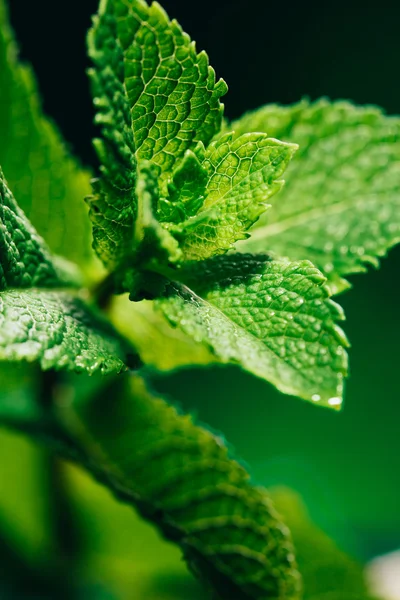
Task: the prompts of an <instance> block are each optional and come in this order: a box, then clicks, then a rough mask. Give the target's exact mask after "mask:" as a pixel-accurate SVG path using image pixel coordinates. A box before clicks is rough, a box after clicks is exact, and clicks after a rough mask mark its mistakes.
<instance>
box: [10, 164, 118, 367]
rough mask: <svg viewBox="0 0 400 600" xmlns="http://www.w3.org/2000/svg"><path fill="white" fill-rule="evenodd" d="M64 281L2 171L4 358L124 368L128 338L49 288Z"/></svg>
mask: <svg viewBox="0 0 400 600" xmlns="http://www.w3.org/2000/svg"><path fill="white" fill-rule="evenodd" d="M63 285H64V281H63V280H62V278H61V275H60V273H59V272H58V271H57V270H56V268H55V266H54V263H53V261H52V259H51V256H50V253H49V251H48V250H47V248H46V246H45V245H44V242H43V240H41V238H40V237H39V236H38V234H37V233H36V231H35V229H34V228H33V226H32V225H31V224H30V223H29V221H28V219H27V218H26V217H25V215H24V213H23V212H22V210H21V209H20V208H19V207H18V206H17V204H16V202H15V200H14V198H13V196H12V194H11V192H10V190H9V189H8V187H7V185H6V183H5V181H4V178H3V176H2V173H1V171H0V361H14V362H16V361H19V360H27V361H30V362H32V361H39V362H40V364H41V366H42V368H43V369H50V368H53V369H61V368H67V369H73V370H76V371H86V372H89V373H93V372H96V371H101V372H102V373H109V372H114V371H117V372H119V371H121V370H123V368H124V363H123V361H122V357H123V356H125V355H126V354H127V351H128V350H127V347H126V345H125V344H124V342H123V341H122V340H120V338H119V337H118V335H117V334H116V332H114V331H113V329H112V328H111V327H110V326H109V325H107V324H106V323H105V322H104V321H103V320H102V319H101V318H100V317H98V316H96V315H95V314H94V313H93V311H92V310H91V309H90V308H89V307H88V306H86V305H85V304H84V303H83V302H82V301H81V300H80V299H79V298H76V297H74V296H73V295H72V294H70V293H68V292H58V291H54V292H52V291H49V288H51V287H62V286H63ZM27 288H31V289H27ZM39 288H45V289H39Z"/></svg>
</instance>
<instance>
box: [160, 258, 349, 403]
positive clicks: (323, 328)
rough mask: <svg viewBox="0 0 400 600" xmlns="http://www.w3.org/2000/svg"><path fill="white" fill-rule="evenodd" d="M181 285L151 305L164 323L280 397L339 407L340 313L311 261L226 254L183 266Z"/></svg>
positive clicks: (342, 369)
mask: <svg viewBox="0 0 400 600" xmlns="http://www.w3.org/2000/svg"><path fill="white" fill-rule="evenodd" d="M186 281H187V283H188V286H186V285H182V284H174V283H172V284H170V285H169V287H168V288H167V292H166V296H165V297H164V298H162V299H160V300H157V301H156V304H157V306H159V307H160V308H161V310H162V311H163V313H164V314H165V316H166V317H167V319H168V320H169V321H170V323H171V324H173V325H175V326H177V327H180V328H181V329H182V330H183V331H184V332H185V333H186V334H188V335H190V336H192V337H193V338H194V339H195V340H196V341H197V342H202V343H206V344H207V345H209V346H210V347H211V349H212V350H213V351H214V352H215V353H216V355H217V356H218V357H219V358H220V359H221V360H222V361H223V362H236V363H238V364H240V365H241V366H243V367H244V368H245V369H247V370H248V371H250V372H251V373H254V374H256V375H258V376H259V377H262V378H264V379H266V380H268V381H270V382H271V383H273V384H274V385H275V386H276V387H277V388H278V389H279V390H281V391H282V392H285V393H287V394H292V395H296V396H300V397H301V398H304V399H306V400H312V401H314V402H316V403H319V404H321V405H325V406H333V407H336V408H339V407H340V405H341V402H342V392H343V377H344V376H345V375H346V371H347V355H346V351H345V349H344V347H345V346H346V338H345V336H344V333H343V332H342V330H341V329H340V328H339V327H338V326H337V325H336V321H337V320H338V319H342V318H343V314H342V310H341V309H340V307H339V306H338V305H337V304H335V303H334V302H332V301H331V300H330V299H329V290H328V288H327V287H326V286H325V283H326V279H325V277H323V275H322V274H321V273H320V272H319V271H318V270H317V269H316V268H315V267H313V265H311V263H309V262H308V261H302V262H295V263H290V262H283V261H273V260H270V259H269V258H268V257H267V256H265V255H264V256H251V255H240V254H237V255H229V256H227V257H219V258H216V259H213V260H210V261H205V262H204V263H194V264H191V265H189V266H188V275H187V279H186ZM189 286H191V288H192V289H190V287H189ZM192 290H193V291H192Z"/></svg>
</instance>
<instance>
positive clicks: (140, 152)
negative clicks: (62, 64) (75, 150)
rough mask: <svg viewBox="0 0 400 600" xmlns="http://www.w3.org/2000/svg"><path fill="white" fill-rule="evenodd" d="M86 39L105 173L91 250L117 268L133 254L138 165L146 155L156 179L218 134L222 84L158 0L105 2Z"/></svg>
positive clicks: (96, 199)
mask: <svg viewBox="0 0 400 600" xmlns="http://www.w3.org/2000/svg"><path fill="white" fill-rule="evenodd" d="M88 43H89V55H90V57H91V58H92V60H93V63H94V69H92V70H91V73H90V74H91V79H92V83H93V94H94V99H95V100H94V102H95V107H96V110H97V116H96V122H97V123H98V124H99V125H100V126H101V129H102V139H101V140H96V141H95V146H96V149H97V152H98V155H99V159H100V161H101V164H102V167H101V171H102V176H101V178H100V180H99V181H97V182H96V183H95V186H94V194H93V196H92V197H91V198H90V199H89V203H90V207H91V209H90V216H91V219H92V221H93V234H94V248H95V250H96V252H97V254H98V255H99V257H100V258H101V259H102V260H103V262H104V263H105V265H106V266H107V267H108V268H109V269H112V270H114V269H116V268H118V267H119V266H120V265H121V264H122V263H124V262H125V261H126V260H127V259H128V258H129V257H130V256H131V255H132V236H133V231H134V229H135V221H136V218H137V215H138V199H137V197H136V193H135V192H136V179H137V163H138V162H139V163H141V162H146V161H150V160H151V162H152V163H154V165H156V166H157V167H158V168H159V175H158V179H159V182H160V184H162V182H163V181H165V180H166V179H167V178H168V177H170V173H169V171H172V169H173V167H174V165H175V163H176V162H177V161H179V159H181V158H183V157H184V155H185V152H186V151H187V150H189V149H190V148H195V147H196V146H197V144H198V142H199V141H201V142H204V143H208V142H209V141H210V140H211V138H212V137H213V136H214V135H215V134H216V133H217V132H218V130H219V128H220V125H221V119H222V108H223V107H222V105H221V104H220V101H219V100H220V97H221V96H222V95H223V94H224V93H225V92H226V85H225V83H224V82H222V81H220V82H218V83H216V82H215V73H214V71H213V69H212V68H211V67H209V65H208V59H207V56H206V54H205V53H200V54H199V55H197V54H196V51H195V46H194V44H193V43H192V42H191V41H190V39H189V37H188V36H187V35H186V34H184V33H183V32H182V30H181V28H180V27H179V25H178V24H177V23H176V22H175V21H172V22H171V21H169V19H168V17H167V16H166V14H165V13H164V12H163V10H162V9H161V7H160V6H159V5H158V4H157V3H153V4H152V5H151V7H149V6H148V5H147V4H146V3H145V2H143V1H141V0H138V1H137V0H133V1H132V2H128V3H124V2H121V1H120V0H104V1H103V2H102V3H101V5H100V9H99V14H98V16H97V17H95V20H94V27H93V28H92V30H91V31H90V33H89V38H88ZM172 185H173V184H172ZM166 195H167V187H166V186H165V185H162V196H166ZM189 214H190V213H189Z"/></svg>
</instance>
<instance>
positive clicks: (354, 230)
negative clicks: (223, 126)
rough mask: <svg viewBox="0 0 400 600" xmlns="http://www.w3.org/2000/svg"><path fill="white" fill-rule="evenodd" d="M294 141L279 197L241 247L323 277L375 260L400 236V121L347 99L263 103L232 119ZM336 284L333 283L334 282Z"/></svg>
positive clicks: (239, 129)
mask: <svg viewBox="0 0 400 600" xmlns="http://www.w3.org/2000/svg"><path fill="white" fill-rule="evenodd" d="M233 127H234V129H235V130H236V132H237V134H240V133H241V132H242V131H265V132H268V134H269V135H273V136H277V137H279V138H281V139H284V140H290V141H292V142H296V143H298V144H299V146H300V150H299V152H298V153H297V155H296V158H295V160H294V161H293V163H292V164H291V166H290V169H289V171H288V174H287V184H286V186H285V189H284V190H283V192H282V194H280V196H279V202H277V204H276V206H275V207H274V208H273V210H271V211H270V212H269V213H268V215H267V216H266V217H265V218H263V219H261V220H260V221H259V222H258V223H257V225H256V227H255V228H254V229H253V232H252V236H251V238H250V240H249V241H248V242H246V243H244V244H242V245H241V249H242V250H243V251H245V252H257V251H262V252H265V251H267V250H272V251H274V252H277V253H278V254H280V255H282V256H288V257H289V258H291V259H296V260H297V259H303V258H307V259H309V260H311V261H312V262H313V263H314V264H316V265H317V266H318V267H319V268H321V269H322V270H323V271H324V272H325V273H326V274H327V275H328V276H329V277H330V276H331V275H332V276H333V278H336V284H335V287H336V288H337V289H340V288H341V283H340V280H339V277H338V276H343V275H349V274H351V273H356V272H359V271H364V270H365V265H366V264H373V265H378V260H377V257H380V256H384V255H385V254H386V252H387V250H388V249H389V248H390V247H391V246H393V245H394V244H396V243H398V242H399V241H400V141H399V140H400V120H399V119H398V118H393V117H385V116H384V115H383V114H382V112H381V111H380V110H379V109H377V108H370V107H367V108H360V107H356V106H353V105H352V104H349V103H347V102H334V103H329V102H328V101H326V100H321V101H319V102H316V103H315V104H310V103H308V102H306V101H303V102H301V103H300V104H296V105H293V106H288V107H281V106H275V105H271V106H266V107H264V108H261V109H260V110H259V111H255V112H254V113H249V114H248V115H245V116H244V117H243V118H242V119H241V120H240V121H237V122H236V123H234V125H233ZM334 283H335V282H334Z"/></svg>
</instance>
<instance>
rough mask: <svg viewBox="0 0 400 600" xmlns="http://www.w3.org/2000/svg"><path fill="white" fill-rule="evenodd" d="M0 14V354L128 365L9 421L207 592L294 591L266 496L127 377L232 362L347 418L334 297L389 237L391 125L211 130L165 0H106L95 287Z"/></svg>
mask: <svg viewBox="0 0 400 600" xmlns="http://www.w3.org/2000/svg"><path fill="white" fill-rule="evenodd" d="M0 23H1V32H0V89H1V90H2V91H1V96H0V123H1V128H2V136H1V140H0V164H2V166H3V168H4V172H5V176H3V174H2V173H1V172H0V360H1V361H2V363H15V362H18V361H24V363H27V362H33V363H35V364H36V363H37V364H38V365H39V366H40V367H41V369H42V370H43V371H47V370H51V371H61V370H63V371H76V372H80V373H84V374H93V373H96V372H99V373H101V374H103V375H106V374H120V375H119V377H118V378H117V379H116V380H114V379H112V380H111V383H110V381H108V382H106V383H105V384H104V385H103V386H101V387H100V388H99V389H96V390H95V391H93V390H89V391H88V390H87V389H86V387H88V384H87V383H85V382H83V383H82V384H81V385H80V386H78V387H76V386H73V387H71V386H69V384H68V380H65V379H64V375H63V374H59V375H57V376H56V377H55V379H52V378H49V377H48V376H42V377H40V378H39V380H41V381H42V384H41V385H35V383H34V382H33V381H32V385H31V389H30V393H29V394H28V395H26V394H24V393H22V390H20V391H19V393H17V394H11V393H10V394H4V398H2V400H1V401H0V421H1V422H2V423H3V424H7V425H11V426H13V427H17V428H19V429H23V430H24V431H29V432H34V433H36V434H38V435H39V436H41V438H42V439H45V440H47V441H48V442H49V443H51V444H52V445H53V446H55V447H56V449H57V450H58V451H59V452H61V453H63V454H64V455H66V456H68V457H70V458H72V459H74V460H76V461H78V462H80V463H82V464H84V465H85V466H86V467H87V468H88V469H89V470H90V471H91V472H92V473H93V474H94V475H95V477H97V478H98V479H99V480H100V481H102V482H103V483H104V484H106V485H107V486H108V487H110V488H111V489H112V490H113V491H114V492H115V493H116V495H117V496H118V497H120V498H122V499H123V500H125V501H128V502H129V503H132V504H135V505H136V506H137V507H138V508H139V510H140V511H141V512H142V514H143V515H144V516H145V517H146V518H148V519H151V520H153V521H154V522H155V523H157V525H158V526H159V527H160V529H161V530H162V532H163V534H164V535H165V536H166V537H167V538H168V539H171V540H173V541H176V542H177V543H178V544H179V545H180V546H181V548H182V550H183V552H184V555H185V557H186V559H187V562H188V564H189V566H190V567H191V569H192V570H193V571H194V572H195V573H196V574H197V575H199V576H200V577H201V578H202V580H204V581H205V582H206V583H207V584H208V586H209V587H210V589H211V590H212V593H213V594H214V595H215V597H217V598H235V600H239V599H241V598H243V599H248V598H257V599H259V600H262V599H264V598H276V599H277V600H278V599H282V600H283V599H284V598H285V599H286V600H289V599H292V600H295V599H297V598H299V597H300V596H301V584H300V576H299V573H298V569H297V567H296V563H295V559H294V551H293V546H292V542H291V539H290V535H289V532H288V530H287V528H286V527H285V526H284V525H283V524H282V522H281V520H280V518H279V517H278V515H277V514H276V512H275V509H274V508H273V506H272V504H271V501H270V500H269V499H268V497H267V494H266V492H265V491H264V490H260V489H258V488H256V487H255V486H253V485H252V484H251V482H250V481H249V477H248V475H247V473H246V471H245V470H244V468H243V467H242V466H240V465H239V463H237V462H236V461H235V460H234V459H232V457H231V456H230V453H229V451H228V450H227V448H226V446H225V444H224V442H223V441H222V440H221V438H220V437H219V436H216V435H215V434H213V433H211V432H209V431H207V430H206V429H202V428H199V427H197V426H196V425H195V424H194V423H193V422H192V420H191V419H190V418H189V417H185V416H183V415H181V414H179V413H178V412H177V411H176V410H175V409H174V408H173V407H171V406H170V405H169V404H168V403H166V402H165V401H164V400H162V399H159V398H157V396H156V395H154V394H152V392H151V391H150V388H149V387H148V385H147V384H146V382H145V380H144V379H143V377H142V376H141V375H137V374H136V375H132V374H129V373H128V374H124V375H121V373H122V372H123V371H127V370H129V369H133V368H137V367H139V365H140V363H141V362H142V363H145V364H151V365H153V366H155V367H157V368H158V369H160V370H170V369H174V368H177V367H179V366H182V365H185V364H209V363H211V362H215V361H218V362H222V363H234V364H237V365H240V366H241V367H242V368H243V369H245V370H247V371H249V372H251V373H253V374H255V375H256V376H257V377H260V378H263V379H265V380H266V381H268V382H270V383H272V384H273V385H275V386H276V387H277V388H278V389H279V390H280V391H282V392H284V393H287V394H291V395H296V396H299V397H300V398H303V399H305V400H310V401H312V402H315V403H316V404H319V405H322V406H326V407H334V408H340V406H341V404H342V399H343V381H344V378H345V376H346V374H347V354H346V346H347V340H346V337H345V334H344V333H343V331H342V330H341V328H340V327H339V326H338V324H337V323H338V321H340V320H342V319H343V311H342V310H341V308H340V307H339V305H338V304H336V303H335V302H334V301H333V300H332V299H331V296H332V293H335V292H336V293H337V292H339V291H342V290H343V289H345V288H346V287H347V286H348V285H349V284H348V283H347V281H346V280H345V279H344V277H345V276H347V275H349V274H352V273H356V272H359V271H362V270H365V265H366V264H375V265H376V264H377V261H378V257H380V256H382V255H384V254H385V252H386V251H387V250H388V248H390V247H391V246H392V245H393V244H395V243H396V242H398V241H399V240H400V196H399V195H398V189H399V187H400V160H399V159H400V144H399V142H398V140H399V132H400V121H399V120H398V119H394V118H388V117H385V116H384V115H383V114H382V113H381V112H380V111H379V110H378V109H375V108H357V107H354V106H352V105H351V104H349V103H345V102H337V103H329V102H327V101H325V100H322V101H320V102H317V103H314V104H310V103H309V102H306V101H303V102H301V103H299V104H297V105H294V106H291V107H280V106H273V105H272V106H271V105H270V106H267V107H264V108H262V109H260V110H258V111H256V112H254V113H250V114H248V115H245V116H244V117H242V118H241V119H240V120H239V121H237V122H235V123H232V124H229V123H227V122H224V123H223V120H222V119H223V105H222V104H221V98H222V97H223V96H224V94H225V93H226V91H227V87H226V84H225V83H224V82H223V81H222V80H219V81H217V80H216V76H215V72H214V70H213V69H212V68H211V67H210V66H209V63H208V58H207V55H206V54H205V53H204V52H200V53H197V50H196V47H195V45H194V43H193V42H192V41H191V40H190V38H189V36H188V35H187V34H186V33H184V32H183V31H182V30H181V28H180V26H179V25H178V23H177V22H176V21H171V20H170V19H169V18H168V16H167V15H166V14H165V12H164V11H163V9H162V8H161V7H160V6H159V5H158V4H157V3H153V4H152V5H151V6H149V5H148V4H147V3H146V2H145V1H144V0H102V2H101V4H100V8H99V12H98V15H97V16H96V17H95V19H94V24H93V27H92V29H91V31H90V33H89V38H88V43H89V54H90V57H91V59H92V62H93V68H92V70H91V72H90V77H91V82H92V88H93V95H94V105H95V108H96V122H97V124H98V125H99V127H100V132H101V137H100V138H99V139H97V140H95V148H96V150H97V154H98V157H99V161H100V175H99V177H98V178H97V179H95V180H93V189H92V194H91V195H90V196H89V197H88V198H87V201H88V204H89V217H90V220H91V222H92V227H93V248H94V250H95V252H96V254H97V257H98V258H99V259H100V260H101V261H102V263H103V266H104V267H105V268H106V269H107V271H108V274H107V276H106V277H105V279H104V280H103V281H102V282H101V283H100V284H98V285H97V286H95V291H94V293H90V292H89V291H88V289H87V288H88V286H89V285H90V283H91V281H92V280H93V279H94V278H96V275H97V273H98V272H99V271H100V270H101V269H100V267H99V266H98V264H97V263H96V260H97V259H96V258H95V257H94V255H93V254H92V252H91V250H90V249H89V247H88V240H89V237H90V231H89V219H88V218H87V216H86V215H85V208H84V203H83V202H82V199H83V197H85V196H87V193H88V185H89V184H88V181H89V175H88V173H87V172H86V171H84V170H82V169H81V168H80V167H79V165H78V164H77V163H76V161H74V160H73V159H72V158H70V157H69V156H68V154H67V152H66V150H65V148H64V146H63V144H62V141H61V139H60V136H59V134H58V132H57V130H56V129H55V127H54V125H53V124H52V123H51V122H49V121H48V120H47V119H46V118H45V117H44V116H43V115H42V114H41V111H40V105H39V103H38V100H37V96H36V88H35V85H34V83H33V77H32V74H31V71H30V70H29V68H27V67H26V66H24V65H21V64H20V63H19V62H18V59H17V52H16V48H15V43H14V41H13V38H12V35H11V32H10V30H9V28H8V25H7V19H6V13H5V6H4V4H3V2H2V0H0ZM269 136H274V137H269ZM275 137H277V138H279V139H282V140H283V141H278V140H277V139H275ZM293 141H294V142H296V143H295V144H294V143H292V142H293ZM297 144H299V146H298V145H297ZM20 148H23V152H21V151H20ZM298 148H299V149H298ZM297 150H298V152H297ZM296 152H297V153H296ZM292 159H293V160H292ZM286 168H288V171H287V173H288V184H287V185H286V186H285V188H284V189H283V190H282V186H283V181H282V180H281V177H282V175H283V173H284V171H285V170H286ZM5 177H7V181H6V179H5ZM11 190H13V191H14V193H15V197H14V195H13V193H12V191H11ZM277 192H280V193H279V196H278V200H277V201H276V203H274V207H273V209H271V210H268V211H267V209H269V208H270V205H269V204H268V203H269V201H270V198H272V197H273V196H274V195H275V194H276V193H277ZM15 198H16V199H15ZM17 201H18V204H17ZM264 213H265V216H264ZM36 229H37V230H36ZM37 231H38V232H39V233H38V232H37ZM39 234H40V235H39ZM250 234H251V235H250ZM41 236H43V238H44V239H45V240H46V242H45V241H44V239H43V238H42V237H41ZM58 253H60V254H62V255H63V258H62V259H60V258H59V257H58V256H57V254H58ZM67 259H68V260H69V261H73V264H71V263H70V262H68V260H67ZM79 267H80V269H79ZM114 293H117V294H123V293H127V294H129V297H130V300H131V301H133V302H132V303H129V301H128V299H127V298H126V297H123V299H122V300H119V301H118V302H114V303H112V302H111V296H112V295H113V294H114ZM101 308H106V310H107V312H108V315H105V314H104V312H103V313H102V312H101V310H100V309H101ZM118 328H119V331H118V330H117V329H118ZM2 368H3V367H2ZM7 368H8V367H7ZM34 377H35V378H36V377H37V373H36V371H35V376H34ZM83 379H85V378H83ZM11 387H12V386H11ZM89 387H90V386H89ZM67 392H68V393H67ZM340 592H342V590H340ZM343 592H346V590H343ZM350 592H351V590H350ZM307 593H308V592H307V590H306V594H307ZM318 593H319V592H318ZM322 593H323V590H321V594H322ZM357 593H358V592H357ZM360 594H361V595H362V597H364V598H365V597H366V595H365V594H366V592H365V594H364V591H362V592H360ZM307 597H311V596H307ZM313 597H314V596H313ZM317 597H318V594H315V598H317Z"/></svg>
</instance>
